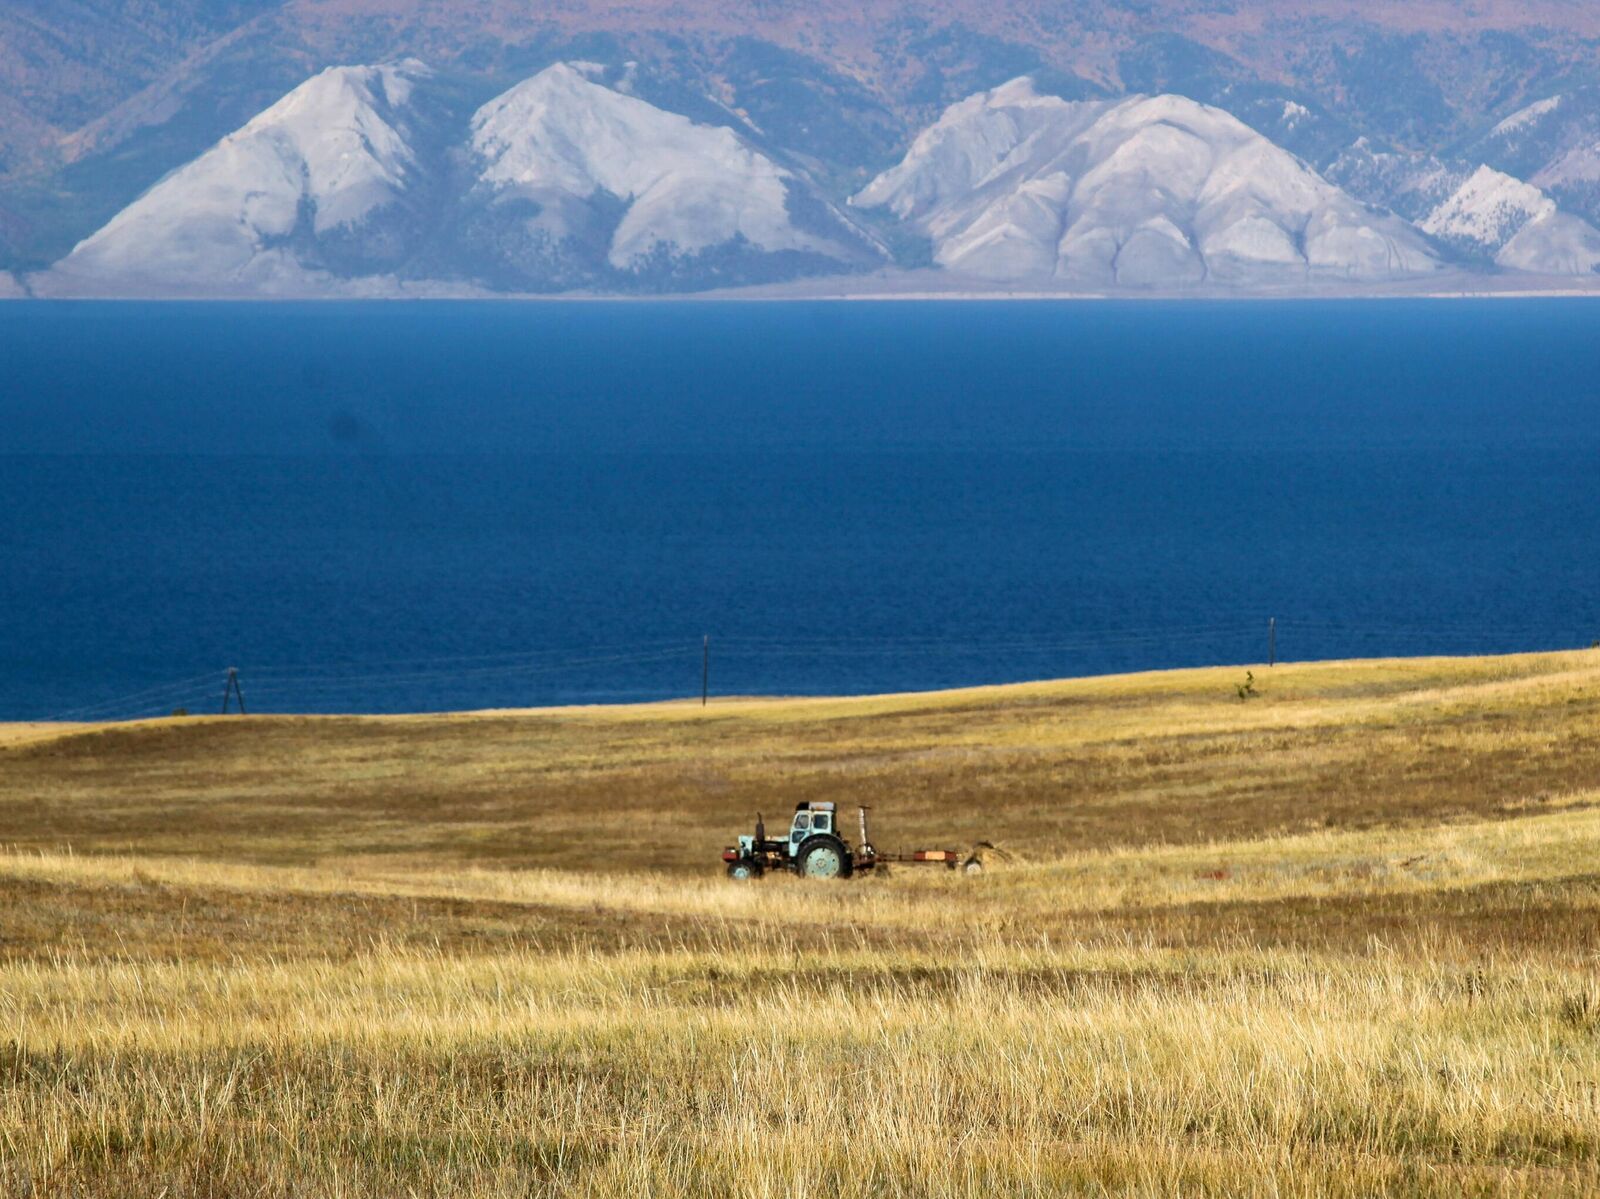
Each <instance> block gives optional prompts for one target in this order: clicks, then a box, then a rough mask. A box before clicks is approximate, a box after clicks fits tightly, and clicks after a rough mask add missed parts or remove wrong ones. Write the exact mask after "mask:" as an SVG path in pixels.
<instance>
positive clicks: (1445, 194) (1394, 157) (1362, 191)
mask: <svg viewBox="0 0 1600 1199" xmlns="http://www.w3.org/2000/svg"><path fill="white" fill-rule="evenodd" d="M1470 174H1471V171H1470V170H1468V169H1465V168H1463V167H1460V166H1457V165H1455V164H1452V163H1447V162H1445V161H1443V160H1442V159H1439V158H1437V157H1435V156H1434V155H1432V154H1416V153H1410V154H1408V153H1404V152H1402V151H1398V150H1393V149H1381V148H1379V147H1378V146H1375V145H1374V144H1373V143H1372V141H1371V140H1370V139H1369V138H1366V137H1359V138H1357V139H1356V140H1355V141H1354V142H1352V143H1351V144H1350V145H1348V146H1346V147H1345V148H1344V149H1343V150H1341V151H1340V152H1339V153H1338V154H1337V155H1335V156H1334V157H1333V159H1332V160H1331V161H1330V162H1329V163H1328V164H1327V165H1326V166H1325V167H1324V168H1323V170H1322V175H1323V177H1324V178H1325V179H1327V180H1328V182H1330V183H1332V184H1334V185H1335V186H1336V187H1340V188H1342V189H1344V190H1345V191H1347V192H1349V193H1350V194H1351V195H1352V196H1354V197H1355V198H1356V199H1358V200H1360V201H1362V202H1363V203H1365V204H1373V205H1377V206H1379V207H1382V208H1388V209H1390V210H1391V211H1393V212H1394V213H1396V214H1398V215H1399V216H1401V217H1404V218H1405V219H1406V220H1408V221H1412V222H1417V221H1421V220H1423V219H1425V218H1426V217H1427V216H1428V215H1429V214H1431V213H1432V212H1433V211H1434V210H1435V209H1437V208H1438V207H1439V205H1441V204H1443V203H1444V202H1445V201H1446V200H1447V199H1449V198H1450V196H1451V194H1452V193H1453V192H1455V190H1456V189H1457V188H1458V187H1460V186H1461V184H1462V183H1463V182H1464V181H1465V180H1466V178H1467V176H1468V175H1470Z"/></svg>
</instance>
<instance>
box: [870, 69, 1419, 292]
mask: <svg viewBox="0 0 1600 1199" xmlns="http://www.w3.org/2000/svg"><path fill="white" fill-rule="evenodd" d="M854 202H855V203H857V204H859V205H862V206H863V207H883V208H887V209H888V210H889V211H891V212H893V213H894V214H895V215H896V216H898V217H900V218H901V219H902V220H907V221H911V222H914V223H915V224H916V225H917V226H918V227H919V228H921V229H923V230H924V231H925V232H926V233H927V234H928V236H929V237H930V238H931V239H932V241H933V246H934V258H935V260H936V261H937V262H939V263H940V264H941V265H943V266H945V267H948V268H951V269H955V270H960V271H963V272H967V273H971V274H976V275H982V276H985V277H989V278H1000V279H1055V280H1059V281H1064V282H1071V283H1078V284H1095V285H1135V286H1141V285H1149V286H1178V285H1185V284H1195V283H1201V282H1213V283H1224V284H1238V285H1246V286H1249V285H1256V284H1277V283H1284V282H1294V281H1303V280H1312V279H1317V278H1342V279H1361V280H1372V279H1384V278H1392V277H1397V276H1402V275H1406V274H1414V273H1422V272H1426V271H1429V270H1431V269H1433V268H1434V267H1435V266H1436V265H1437V264H1436V261H1435V259H1434V258H1433V256H1432V255H1431V254H1430V252H1429V250H1428V248H1427V246H1426V245H1425V243H1424V242H1423V239H1422V238H1421V237H1420V236H1419V235H1418V234H1417V233H1416V232H1415V231H1414V230H1412V229H1411V228H1410V227H1409V226H1407V225H1406V224H1405V223H1404V222H1402V221H1400V220H1398V219H1397V218H1395V217H1393V216H1390V215H1387V214H1383V213H1378V212H1374V211H1372V210H1369V209H1368V208H1366V207H1364V206H1363V205H1361V204H1358V203H1357V202H1356V201H1354V200H1353V199H1351V198H1350V197H1349V196H1348V195H1346V194H1345V193H1344V192H1342V191H1340V190H1339V189H1338V188H1336V187H1334V186H1333V185H1332V184H1330V183H1328V182H1327V181H1325V180H1324V179H1322V178H1321V177H1319V176H1318V175H1317V174H1316V173H1315V172H1313V171H1312V170H1311V169H1310V168H1309V167H1307V166H1306V165H1305V164H1304V163H1302V162H1300V161H1299V160H1298V159H1296V158H1294V157H1293V156H1292V155H1290V154H1288V153H1287V152H1285V151H1284V150H1282V149H1280V148H1278V147H1277V146H1274V145H1273V144H1272V143H1270V142H1268V141H1267V140H1266V139H1265V138H1263V137H1261V136H1260V135H1259V134H1257V133H1255V132H1253V131H1252V130H1250V129H1249V128H1247V127H1246V126H1245V125H1243V124H1242V123H1241V122H1240V121H1238V120H1237V119H1236V118H1234V117H1232V116H1230V115H1228V114H1227V113H1224V112H1221V111H1220V110H1217V109H1214V108H1209V107H1206V106H1204V105H1201V104H1197V103H1195V102H1194V101H1192V100H1187V99H1185V98H1183V97H1179V96H1157V97H1135V98H1133V99H1130V100H1123V101H1114V102H1113V101H1102V102H1071V101H1065V100H1060V99H1057V98H1055V97H1051V96H1041V95H1039V94H1038V92H1037V91H1036V90H1035V88H1034V86H1033V84H1032V83H1031V81H1029V80H1027V79H1019V80H1014V81H1012V82H1011V83H1008V84H1006V85H1004V86H1003V87H1000V88H996V89H994V90H993V91H991V92H986V93H981V94H979V95H977V96H973V97H970V98H969V99H967V100H965V101H962V102H961V103H959V104H956V105H954V106H952V107H951V108H950V109H949V110H947V111H946V112H945V114H944V115H943V116H942V117H941V118H940V119H939V120H938V121H937V122H936V123H935V124H934V125H933V126H931V127H930V128H929V129H928V130H926V131H925V132H924V133H923V134H921V135H920V136H919V137H918V138H917V140H916V141H915V142H914V143H913V145H912V147H911V149H910V151H909V152H908V153H907V155H906V157H905V159H904V160H903V161H902V162H901V163H900V164H899V165H897V166H895V167H893V168H891V169H890V170H889V171H886V172H885V173H884V174H882V175H880V176H879V177H878V178H877V179H875V180H874V181H873V182H872V183H871V184H870V185H869V186H868V187H867V188H865V189H864V190H863V191H862V192H861V193H860V194H859V195H858V196H857V197H856V198H855V200H854Z"/></svg>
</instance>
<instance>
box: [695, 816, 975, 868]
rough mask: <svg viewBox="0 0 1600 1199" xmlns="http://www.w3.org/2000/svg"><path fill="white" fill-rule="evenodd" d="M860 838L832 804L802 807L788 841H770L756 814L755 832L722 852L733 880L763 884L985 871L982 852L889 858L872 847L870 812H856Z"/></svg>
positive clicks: (924, 851) (943, 851)
mask: <svg viewBox="0 0 1600 1199" xmlns="http://www.w3.org/2000/svg"><path fill="white" fill-rule="evenodd" d="M856 813H857V818H858V822H859V829H860V836H859V838H858V839H857V840H856V841H855V842H854V843H852V842H851V841H850V840H848V839H847V838H846V836H845V833H844V830H843V829H841V828H840V827H839V820H838V814H837V812H836V811H835V805H834V804H833V803H831V802H809V803H807V802H803V803H800V804H797V805H795V809H794V820H793V821H792V822H791V823H790V825H789V832H788V835H787V836H784V837H772V838H769V837H768V836H767V826H766V822H765V821H763V820H762V818H761V815H760V813H759V812H758V813H757V814H756V831H755V833H754V834H753V835H751V836H741V837H740V838H739V843H738V844H737V845H730V846H728V848H726V849H724V850H723V851H722V860H723V861H724V862H726V863H727V864H728V877H729V878H734V879H751V878H760V877H761V876H762V875H763V874H766V873H767V872H768V871H779V870H783V871H788V872H789V873H791V874H798V875H800V876H801V877H802V878H849V877H850V876H851V875H853V874H864V873H867V872H869V871H874V870H876V871H878V872H880V873H887V872H888V867H889V866H890V865H891V864H896V865H907V866H943V867H945V868H946V869H947V870H962V871H964V872H965V873H967V874H979V873H981V872H982V871H983V858H982V857H981V856H980V853H979V850H980V849H983V848H989V847H987V846H980V847H979V848H977V849H973V850H971V851H969V852H965V853H963V852H962V851H961V850H958V849H915V850H912V851H910V852H909V853H886V852H884V851H882V850H880V849H878V848H876V847H875V846H874V845H873V844H872V837H871V834H870V833H869V832H868V829H867V809H866V808H865V807H859V808H857V809H856Z"/></svg>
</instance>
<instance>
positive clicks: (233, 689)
mask: <svg viewBox="0 0 1600 1199" xmlns="http://www.w3.org/2000/svg"><path fill="white" fill-rule="evenodd" d="M235 696H237V697H238V699H239V715H240V716H243V715H244V714H245V711H244V691H243V690H242V689H241V688H240V687H239V668H238V667H237V666H230V667H228V681H227V682H226V683H224V684H223V685H222V714H223V715H224V716H226V715H227V714H228V702H229V701H230V700H231V699H233V698H234V697H235Z"/></svg>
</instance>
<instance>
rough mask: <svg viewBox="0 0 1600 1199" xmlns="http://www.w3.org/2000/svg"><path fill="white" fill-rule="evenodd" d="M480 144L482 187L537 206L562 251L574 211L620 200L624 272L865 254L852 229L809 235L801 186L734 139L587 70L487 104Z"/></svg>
mask: <svg viewBox="0 0 1600 1199" xmlns="http://www.w3.org/2000/svg"><path fill="white" fill-rule="evenodd" d="M471 145H472V149H473V152H474V153H475V155H476V156H477V158H478V160H479V163H480V166H479V172H478V177H479V179H480V180H481V182H482V183H483V184H484V185H486V186H487V187H488V188H490V189H492V190H493V191H495V192H496V193H498V194H501V195H506V194H511V195H515V196H520V197H523V198H525V199H528V200H531V201H533V202H534V203H536V204H538V205H540V206H541V208H542V210H543V211H542V213H541V217H542V219H543V221H544V225H543V227H544V228H545V229H547V231H548V232H549V233H550V234H551V236H552V237H553V238H555V239H557V240H559V239H561V238H563V237H567V236H570V235H571V233H572V222H571V217H570V214H569V213H567V212H566V211H565V210H567V209H570V208H571V206H572V204H573V202H574V201H579V202H582V201H588V200H590V199H591V198H593V197H595V196H596V195H598V194H602V193H603V194H604V195H606V196H609V197H614V198H615V199H616V200H619V201H621V202H622V203H623V204H624V205H625V206H626V211H625V213H624V214H623V216H622V218H621V220H620V222H619V223H618V225H617V227H616V229H615V231H614V232H613V233H612V235H611V237H610V244H609V247H608V250H607V257H608V259H609V261H610V263H611V265H612V266H614V267H616V268H618V269H628V268H632V267H634V266H636V265H638V264H639V263H641V262H643V261H645V260H648V259H650V258H652V257H653V256H656V255H659V254H662V253H668V254H672V255H691V254H696V253H699V252H702V251H705V250H708V249H710V248H712V247H715V246H719V245H723V244H724V243H728V242H739V243H741V244H745V245H748V246H749V247H752V248H754V249H756V250H759V251H763V252H766V253H779V252H783V251H795V252H802V253H813V254H823V255H833V256H842V255H846V254H849V253H855V254H860V253H861V252H862V251H863V250H865V249H866V247H867V243H866V242H865V241H864V240H863V239H860V238H858V237H856V236H854V235H853V234H852V233H851V232H850V231H849V230H848V227H847V226H846V224H845V223H844V222H843V221H834V222H831V224H832V225H833V227H832V228H829V229H807V228H802V227H801V226H800V224H799V223H798V222H797V221H796V220H795V218H794V216H793V214H792V212H791V193H793V192H794V191H796V190H799V189H801V188H802V182H801V180H800V179H799V178H798V177H797V176H796V175H795V174H794V173H793V172H791V171H789V170H787V169H785V168H783V167H780V166H779V165H778V164H777V163H775V162H773V161H772V159H770V158H768V157H767V156H766V155H764V154H762V153H761V152H759V151H758V150H756V149H755V148H754V147H752V146H751V145H750V144H749V143H747V142H746V141H744V140H743V139H742V138H740V137H739V135H738V134H736V133H735V132H734V131H733V130H732V129H729V128H726V127H722V126H711V125H702V124H698V123H696V122H694V121H691V120H690V119H689V118H688V117H685V116H681V115H679V114H678V113H673V112H667V111H665V110H663V109H660V108H657V107H655V106H654V105H652V104H649V103H646V102H645V101H644V100H641V99H638V98H637V97H634V96H630V95H625V94H623V93H621V92H618V91H614V90H612V89H611V88H608V87H606V86H605V85H604V84H602V83H600V82H597V81H596V79H595V78H594V77H593V72H591V71H587V70H584V69H583V68H582V67H581V66H577V65H573V64H569V63H558V64H556V65H555V66H552V67H548V68H546V69H545V70H543V71H541V72H539V73H538V74H537V75H535V76H533V77H532V78H531V79H527V80H525V81H523V82H522V83H520V84H518V85H517V86H516V87H514V88H512V89H511V90H510V91H508V92H506V93H505V94H504V95H501V96H498V97H496V98H495V99H494V100H491V101H490V102H489V103H488V104H486V105H484V106H483V107H482V108H481V109H479V110H478V112H477V113H476V114H475V115H474V116H473V118H472V124H471ZM823 206H824V207H826V205H823ZM850 241H854V242H858V243H859V244H856V245H853V246H847V245H845V244H843V243H844V242H850Z"/></svg>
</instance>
